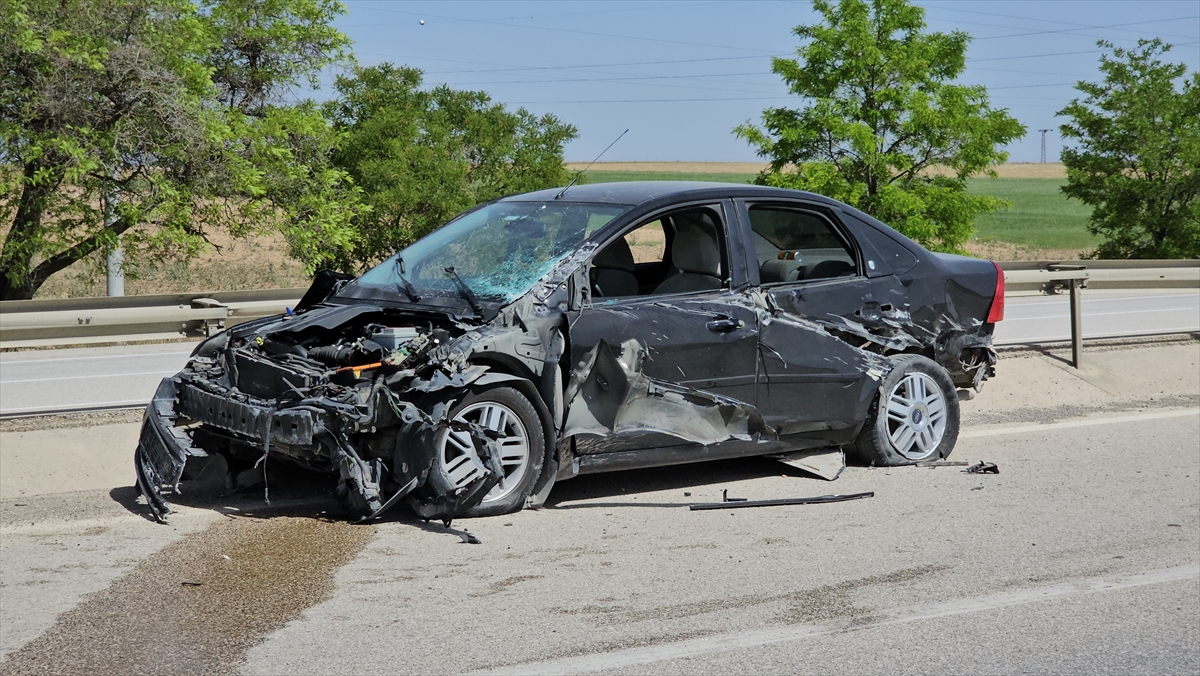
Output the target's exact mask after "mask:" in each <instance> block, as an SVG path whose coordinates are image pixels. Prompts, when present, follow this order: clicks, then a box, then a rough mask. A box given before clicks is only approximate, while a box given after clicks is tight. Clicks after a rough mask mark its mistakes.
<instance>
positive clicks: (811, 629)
mask: <svg viewBox="0 0 1200 676" xmlns="http://www.w3.org/2000/svg"><path fill="white" fill-rule="evenodd" d="M1197 577H1200V565H1196V564H1193V565H1188V566H1178V567H1175V568H1163V569H1160V570H1154V571H1150V572H1147V573H1138V574H1134V575H1124V576H1121V577H1112V578H1085V579H1082V580H1076V581H1074V582H1066V583H1062V584H1056V585H1050V586H1044V587H1030V588H1027V589H1018V590H1015V591H1007V592H1000V593H998V594H992V595H990V596H982V597H977V598H968V599H957V600H954V601H947V602H944V603H930V604H926V605H920V606H912V607H909V608H897V609H894V610H890V611H884V612H883V613H881V615H882V617H881V618H880V619H879V620H876V621H874V622H869V623H866V624H856V625H850V624H843V625H829V624H818V625H811V624H806V625H796V626H788V627H773V628H770V629H760V630H758V631H748V632H742V633H738V634H722V635H717V636H708V637H705V638H698V639H693V640H690V641H679V642H677V643H667V644H665V645H657V646H648V647H645V648H630V649H627V650H616V651H613V652H607V653H595V654H592V655H581V656H579V657H568V658H565V659H560V660H549V661H546V662H531V663H526V664H516V665H512V666H508V667H502V668H500V669H492V670H488V671H483V672H476V673H485V674H582V673H588V672H593V671H602V670H606V669H627V668H629V667H637V666H639V665H643V664H651V663H654V662H662V661H665V660H677V659H682V658H685V657H692V656H695V655H704V654H708V653H715V652H724V651H726V650H736V649H738V648H751V647H754V646H760V645H769V644H773V643H785V642H788V641H798V640H802V639H806V638H812V637H814V636H824V635H828V634H837V633H842V632H850V631H861V630H862V629H868V628H872V627H883V626H888V625H892V624H907V623H910V622H921V621H923V620H933V619H937V618H942V617H949V616H953V615H963V614H966V613H977V612H981V611H987V610H996V609H998V608H1007V607H1010V606H1020V605H1026V604H1030V603H1038V602H1041V601H1049V600H1053V599H1061V598H1068V597H1072V596H1078V595H1081V594H1093V593H1097V592H1106V591H1116V590H1120V589H1129V588H1131V587H1140V586H1143V585H1149V584H1162V583H1165V582H1179V581H1183V580H1191V579H1193V578H1197Z"/></svg>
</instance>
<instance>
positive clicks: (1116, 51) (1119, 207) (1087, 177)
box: [1058, 39, 1200, 258]
mask: <svg viewBox="0 0 1200 676" xmlns="http://www.w3.org/2000/svg"><path fill="white" fill-rule="evenodd" d="M1099 44H1100V46H1101V47H1105V48H1108V49H1110V50H1111V52H1112V53H1111V54H1104V55H1102V56H1101V57H1100V71H1101V72H1102V73H1103V74H1104V81H1103V82H1101V83H1091V82H1080V83H1079V84H1077V85H1076V86H1075V88H1076V89H1078V90H1079V91H1080V92H1082V93H1083V94H1084V96H1083V98H1082V100H1080V99H1074V100H1073V101H1071V103H1070V104H1068V105H1067V107H1065V108H1063V109H1062V110H1061V111H1059V113H1058V114H1059V115H1061V116H1065V117H1068V118H1070V122H1068V123H1067V124H1064V125H1062V126H1061V127H1060V129H1061V130H1062V135H1063V137H1064V138H1068V139H1074V140H1075V141H1076V142H1077V143H1078V145H1077V147H1074V148H1064V149H1063V151H1062V162H1063V164H1065V165H1066V167H1067V184H1066V185H1065V186H1063V188H1062V191H1063V192H1064V193H1066V194H1067V195H1068V196H1070V197H1074V198H1076V199H1078V200H1080V201H1081V202H1083V203H1084V204H1087V205H1089V206H1091V207H1092V217H1091V223H1090V224H1089V225H1088V230H1090V231H1092V233H1094V234H1097V235H1100V236H1101V237H1103V238H1104V241H1103V243H1101V244H1100V246H1099V247H1098V248H1097V249H1096V252H1095V255H1096V256H1097V257H1099V258H1200V200H1197V195H1198V194H1200V73H1192V74H1191V77H1190V78H1186V79H1185V78H1184V76H1185V74H1186V73H1187V67H1186V66H1185V65H1184V64H1182V63H1179V64H1174V63H1163V61H1162V60H1161V59H1160V58H1159V56H1161V55H1162V54H1164V53H1165V52H1167V51H1168V50H1169V49H1170V45H1165V44H1163V43H1162V42H1161V41H1160V40H1157V39H1154V40H1139V41H1138V46H1137V48H1135V49H1129V50H1126V49H1122V48H1119V47H1116V48H1114V47H1113V46H1112V45H1111V44H1109V43H1107V42H1103V41H1101V42H1100V43H1099ZM1177 83H1178V85H1177Z"/></svg>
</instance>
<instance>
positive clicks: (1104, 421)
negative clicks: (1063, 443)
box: [958, 408, 1200, 439]
mask: <svg viewBox="0 0 1200 676" xmlns="http://www.w3.org/2000/svg"><path fill="white" fill-rule="evenodd" d="M1191 415H1200V409H1195V408H1192V409H1185V410H1180V411H1160V412H1158V413H1137V414H1134V415H1118V416H1105V417H1102V418H1101V417H1097V418H1085V419H1083V420H1066V421H1063V422H1056V423H1044V424H1038V425H1018V426H1016V427H997V428H993V429H986V430H967V431H965V432H962V433H961V434H959V435H958V438H959V439H975V438H978V437H996V436H1000V435H1003V434H1026V433H1029V432H1046V431H1049V430H1062V429H1070V428H1072V427H1092V426H1094V425H1114V424H1117V423H1130V422H1141V421H1144V420H1162V419H1163V418H1183V417H1186V416H1191Z"/></svg>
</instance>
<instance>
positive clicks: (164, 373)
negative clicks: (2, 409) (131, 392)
mask: <svg viewBox="0 0 1200 676" xmlns="http://www.w3.org/2000/svg"><path fill="white" fill-rule="evenodd" d="M178 371H179V369H172V370H170V371H136V372H134V373H98V374H96V375H90V376H57V377H54V378H26V379H24V380H0V385H11V384H13V383H48V382H52V381H55V380H85V379H87V378H132V377H134V376H168V375H171V374H172V373H177V372H178Z"/></svg>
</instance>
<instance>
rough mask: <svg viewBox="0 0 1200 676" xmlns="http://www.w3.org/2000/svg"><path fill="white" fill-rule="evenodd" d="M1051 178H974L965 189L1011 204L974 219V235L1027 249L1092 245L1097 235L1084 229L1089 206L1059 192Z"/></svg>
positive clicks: (1086, 247) (1097, 242) (1056, 182)
mask: <svg viewBox="0 0 1200 676" xmlns="http://www.w3.org/2000/svg"><path fill="white" fill-rule="evenodd" d="M1064 184H1066V181H1065V180H1063V179H1054V178H998V179H990V178H977V179H972V181H971V183H970V186H969V187H968V188H967V192H969V193H973V194H976V195H992V196H995V197H999V198H1002V199H1006V200H1008V201H1009V202H1012V205H1013V206H1012V207H1011V208H1009V209H1006V210H1004V211H1000V212H997V213H994V214H985V215H983V216H980V217H979V218H977V219H976V220H975V239H976V240H977V241H981V242H1005V243H1008V244H1013V245H1016V246H1018V247H1023V248H1027V249H1092V248H1095V247H1096V246H1097V245H1098V244H1100V238H1099V237H1097V236H1095V235H1093V234H1091V233H1090V232H1088V231H1087V223H1088V216H1089V215H1091V208H1090V207H1088V206H1086V205H1084V204H1082V203H1080V202H1079V201H1077V200H1069V199H1067V197H1066V196H1065V195H1063V194H1062V193H1061V192H1059V187H1060V186H1062V185H1064Z"/></svg>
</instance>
